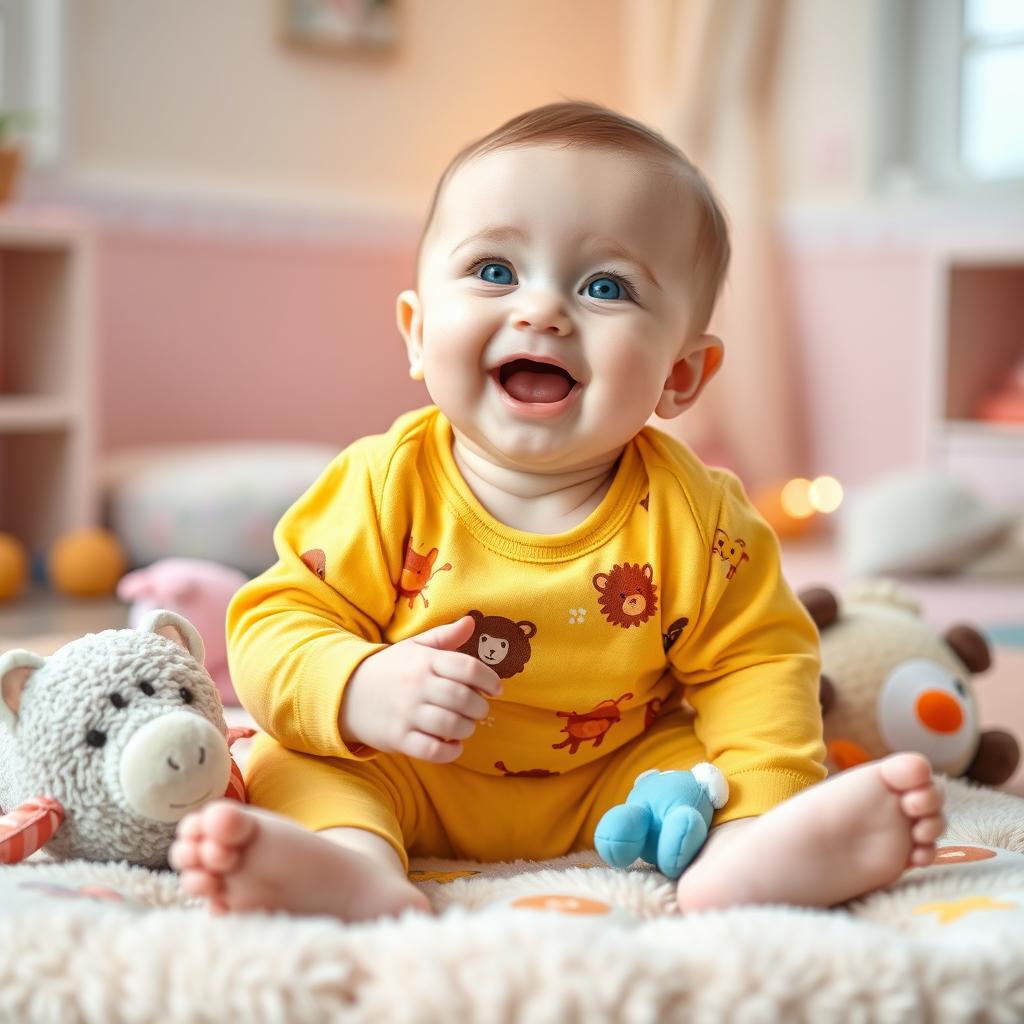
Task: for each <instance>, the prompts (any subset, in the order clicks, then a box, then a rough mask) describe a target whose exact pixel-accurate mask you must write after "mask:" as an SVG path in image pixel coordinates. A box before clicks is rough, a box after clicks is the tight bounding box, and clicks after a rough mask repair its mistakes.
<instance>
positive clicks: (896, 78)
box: [873, 0, 1024, 198]
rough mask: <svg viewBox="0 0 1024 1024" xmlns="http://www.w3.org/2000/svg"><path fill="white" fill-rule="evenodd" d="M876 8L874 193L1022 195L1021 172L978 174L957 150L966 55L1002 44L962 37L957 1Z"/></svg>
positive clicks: (911, 1)
mask: <svg viewBox="0 0 1024 1024" xmlns="http://www.w3.org/2000/svg"><path fill="white" fill-rule="evenodd" d="M877 9H878V14H879V17H878V38H877V43H878V45H877V47H876V53H877V54H878V63H879V67H878V69H877V70H878V74H877V75H876V80H877V81H878V83H879V86H878V89H877V92H876V96H875V101H874V109H875V113H876V124H877V125H878V135H877V140H876V153H875V160H874V168H873V177H874V179H875V184H876V187H877V188H878V190H879V191H881V192H883V193H897V192H908V191H910V192H916V191H920V192H934V193H942V194H952V195H962V196H967V197H971V196H976V197H979V198H980V197H989V196H991V197H1000V196H1004V195H1013V196H1019V195H1020V194H1022V193H1024V170H1022V171H1021V172H1020V173H1019V174H1017V175H1015V176H1013V177H999V178H990V177H981V176H978V175H976V174H972V173H971V172H970V171H969V169H968V168H967V166H966V165H965V163H964V161H963V159H962V155H961V154H962V148H961V147H962V139H961V124H962V116H963V115H962V96H963V69H964V61H965V59H966V56H967V54H968V53H970V52H975V51H977V50H978V49H979V48H985V49H989V48H992V49H994V48H995V47H996V46H1001V45H1007V42H1006V41H1000V42H999V43H995V44H989V45H988V46H985V44H983V43H980V42H979V41H978V39H977V38H976V37H972V36H969V35H968V33H967V31H966V27H965V19H964V0H879V6H878V8H877ZM1014 38H1015V39H1016V37H1014ZM936 111H946V112H947V114H946V116H936Z"/></svg>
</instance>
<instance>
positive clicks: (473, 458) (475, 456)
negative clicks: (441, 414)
mask: <svg viewBox="0 0 1024 1024" xmlns="http://www.w3.org/2000/svg"><path fill="white" fill-rule="evenodd" d="M452 432H453V435H454V443H453V447H454V450H455V455H456V457H457V458H459V457H461V458H462V459H463V460H465V461H467V462H468V463H469V464H470V465H471V466H480V465H481V463H486V464H487V465H488V466H491V467H493V468H494V469H497V470H501V471H503V472H515V473H531V474H537V475H543V476H551V475H554V474H571V473H584V472H586V471H588V470H592V469H597V468H605V467H607V466H609V465H610V464H611V463H613V462H614V461H615V460H616V459H617V458H618V457H619V455H620V454H621V453H622V449H623V448H624V447H625V444H626V442H625V441H623V442H622V443H621V444H618V445H617V446H616V445H613V446H612V447H609V448H604V447H596V446H594V445H593V443H592V439H591V443H586V444H583V443H581V442H580V441H579V438H578V435H575V433H574V432H572V431H567V432H566V436H559V435H560V434H561V433H562V432H561V431H559V430H554V431H553V430H550V429H538V428H537V426H536V425H535V424H532V423H527V424H522V425H517V426H512V427H509V426H507V425H501V424H496V425H495V426H493V427H491V428H490V429H489V428H488V426H487V425H481V424H476V423H473V424H469V425H466V424H463V425H462V426H461V427H460V426H458V425H456V424H455V423H453V424H452ZM627 440H628V439H627Z"/></svg>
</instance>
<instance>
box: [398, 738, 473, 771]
mask: <svg viewBox="0 0 1024 1024" xmlns="http://www.w3.org/2000/svg"><path fill="white" fill-rule="evenodd" d="M398 750H399V753H401V754H405V755H406V757H415V758H418V759H419V760H420V761H431V762H433V763H434V764H451V762H452V761H454V760H455V759H456V758H458V757H460V756H461V755H462V744H461V743H460V742H459V741H458V740H439V739H438V738H437V737H436V736H428V735H427V734H426V733H425V732H407V733H406V734H405V736H404V737H403V739H402V742H401V744H400V746H399V748H398Z"/></svg>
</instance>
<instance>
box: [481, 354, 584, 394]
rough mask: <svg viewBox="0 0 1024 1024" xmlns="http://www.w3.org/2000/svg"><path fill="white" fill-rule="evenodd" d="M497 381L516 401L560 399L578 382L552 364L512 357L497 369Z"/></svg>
mask: <svg viewBox="0 0 1024 1024" xmlns="http://www.w3.org/2000/svg"><path fill="white" fill-rule="evenodd" d="M497 376H498V382H499V383H500V384H501V386H502V387H503V388H504V389H505V390H506V391H507V392H508V393H509V394H510V395H511V396H512V397H513V398H514V399H515V400H516V401H517V402H535V403H540V404H549V403H552V402H560V401H561V400H562V399H563V398H565V397H566V396H567V395H568V394H569V392H570V391H572V389H573V388H574V387H575V386H576V384H577V383H578V381H577V380H576V378H575V377H573V376H572V375H571V374H570V373H569V371H568V370H566V369H564V368H563V367H561V366H555V365H554V364H553V363H538V362H535V361H534V360H532V359H513V360H512V361H511V362H509V363H505V364H504V365H503V366H501V367H499V368H498V374H497Z"/></svg>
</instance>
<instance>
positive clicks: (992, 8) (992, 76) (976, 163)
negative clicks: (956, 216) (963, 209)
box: [959, 0, 1024, 179]
mask: <svg viewBox="0 0 1024 1024" xmlns="http://www.w3.org/2000/svg"><path fill="white" fill-rule="evenodd" d="M961 31H962V36H961V48H962V49H961V59H960V140H959V141H960V146H959V149H960V160H961V163H962V164H963V166H964V168H965V170H966V171H967V173H968V174H970V175H971V176H972V177H976V178H981V179H993V178H994V179H1000V178H1024V3H1021V2H1020V0H964V9H963V25H962V30H961Z"/></svg>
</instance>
